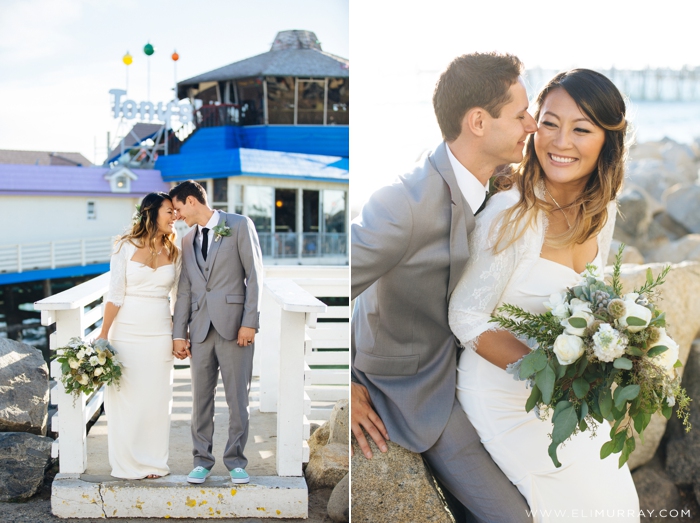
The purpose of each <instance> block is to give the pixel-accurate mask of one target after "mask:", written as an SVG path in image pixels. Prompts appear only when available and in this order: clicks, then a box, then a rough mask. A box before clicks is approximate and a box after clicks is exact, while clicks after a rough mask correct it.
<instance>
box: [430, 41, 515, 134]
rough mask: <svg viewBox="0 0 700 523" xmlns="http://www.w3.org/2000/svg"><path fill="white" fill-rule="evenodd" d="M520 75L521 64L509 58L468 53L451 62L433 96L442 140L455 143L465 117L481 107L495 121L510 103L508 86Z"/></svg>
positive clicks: (505, 55) (499, 55)
mask: <svg viewBox="0 0 700 523" xmlns="http://www.w3.org/2000/svg"><path fill="white" fill-rule="evenodd" d="M522 71H523V63H522V62H521V61H520V60H519V59H518V57H517V56H514V55H512V54H499V53H495V52H491V53H471V54H464V55H462V56H458V57H457V58H455V59H454V60H452V62H451V63H450V65H448V66H447V69H445V70H444V71H443V73H442V74H441V75H440V78H439V80H438V82H437V84H436V85H435V91H434V93H433V108H434V109H435V116H437V121H438V125H439V126H440V131H441V132H442V137H443V138H444V139H445V140H446V141H448V142H451V141H453V140H456V139H457V137H458V136H459V135H460V133H461V132H462V119H463V118H464V115H465V114H466V113H467V111H468V110H469V109H472V108H474V107H482V108H483V109H485V110H486V111H488V113H489V114H490V115H491V116H493V117H494V118H498V117H499V116H500V114H501V109H502V108H503V106H504V105H506V104H507V103H508V102H509V101H510V94H509V93H508V90H509V89H510V86H511V85H513V84H514V83H515V82H517V81H518V77H519V76H520V75H521V74H522Z"/></svg>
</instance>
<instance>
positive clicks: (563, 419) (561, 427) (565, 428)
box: [552, 403, 578, 443]
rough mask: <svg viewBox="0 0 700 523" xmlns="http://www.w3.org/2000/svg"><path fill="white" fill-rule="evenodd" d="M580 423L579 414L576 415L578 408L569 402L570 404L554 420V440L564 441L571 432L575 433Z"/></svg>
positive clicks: (557, 441)
mask: <svg viewBox="0 0 700 523" xmlns="http://www.w3.org/2000/svg"><path fill="white" fill-rule="evenodd" d="M576 425H578V416H576V409H575V408H574V406H573V405H572V404H570V403H569V405H568V406H564V407H563V408H562V410H561V412H560V413H559V415H558V416H557V418H556V420H555V421H554V428H553V429H552V442H553V443H554V442H556V443H562V442H564V441H565V440H566V439H567V438H568V437H569V436H571V434H573V432H574V430H575V429H576Z"/></svg>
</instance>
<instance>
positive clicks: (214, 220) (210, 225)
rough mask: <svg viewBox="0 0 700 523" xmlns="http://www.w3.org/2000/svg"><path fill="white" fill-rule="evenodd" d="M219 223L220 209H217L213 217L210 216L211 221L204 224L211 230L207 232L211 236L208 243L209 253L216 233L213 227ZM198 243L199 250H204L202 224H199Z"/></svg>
mask: <svg viewBox="0 0 700 523" xmlns="http://www.w3.org/2000/svg"><path fill="white" fill-rule="evenodd" d="M217 225H219V211H217V210H215V211H214V214H212V215H211V218H209V221H208V222H207V224H206V225H205V226H204V227H206V228H207V229H209V232H208V233H207V236H208V237H209V243H208V244H207V254H209V251H210V250H211V244H212V238H213V235H214V232H213V231H212V229H213V228H214V227H216V226H217ZM197 245H198V247H199V250H200V252H201V250H202V226H201V225H199V224H197Z"/></svg>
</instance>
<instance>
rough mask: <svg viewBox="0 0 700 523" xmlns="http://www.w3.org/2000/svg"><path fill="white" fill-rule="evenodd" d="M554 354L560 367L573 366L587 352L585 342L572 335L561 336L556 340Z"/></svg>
mask: <svg viewBox="0 0 700 523" xmlns="http://www.w3.org/2000/svg"><path fill="white" fill-rule="evenodd" d="M553 350H554V354H556V355H557V360H559V364H560V365H571V364H572V363H574V362H575V361H576V360H577V359H579V358H580V357H581V356H582V355H583V353H584V352H585V348H584V346H583V340H582V339H581V338H579V337H578V336H574V335H571V334H560V335H559V336H557V339H556V340H554V347H553Z"/></svg>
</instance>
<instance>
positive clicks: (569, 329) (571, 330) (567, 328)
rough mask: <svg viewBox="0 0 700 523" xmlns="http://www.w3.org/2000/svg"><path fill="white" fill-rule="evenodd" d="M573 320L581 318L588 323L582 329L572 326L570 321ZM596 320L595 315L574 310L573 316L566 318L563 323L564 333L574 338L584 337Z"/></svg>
mask: <svg viewBox="0 0 700 523" xmlns="http://www.w3.org/2000/svg"><path fill="white" fill-rule="evenodd" d="M572 301H573V300H572ZM572 318H581V319H582V320H584V321H585V322H586V326H585V327H580V328H577V327H574V326H572V325H571V323H570V320H571V319H572ZM594 320H595V318H594V317H593V314H591V313H590V312H586V311H585V310H579V311H576V312H574V311H573V310H572V314H571V316H570V317H568V318H566V319H565V320H562V321H561V326H562V327H564V332H565V333H566V334H570V335H573V336H583V335H584V333H585V332H586V329H587V328H588V327H590V326H591V324H592V323H593V321H594Z"/></svg>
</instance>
